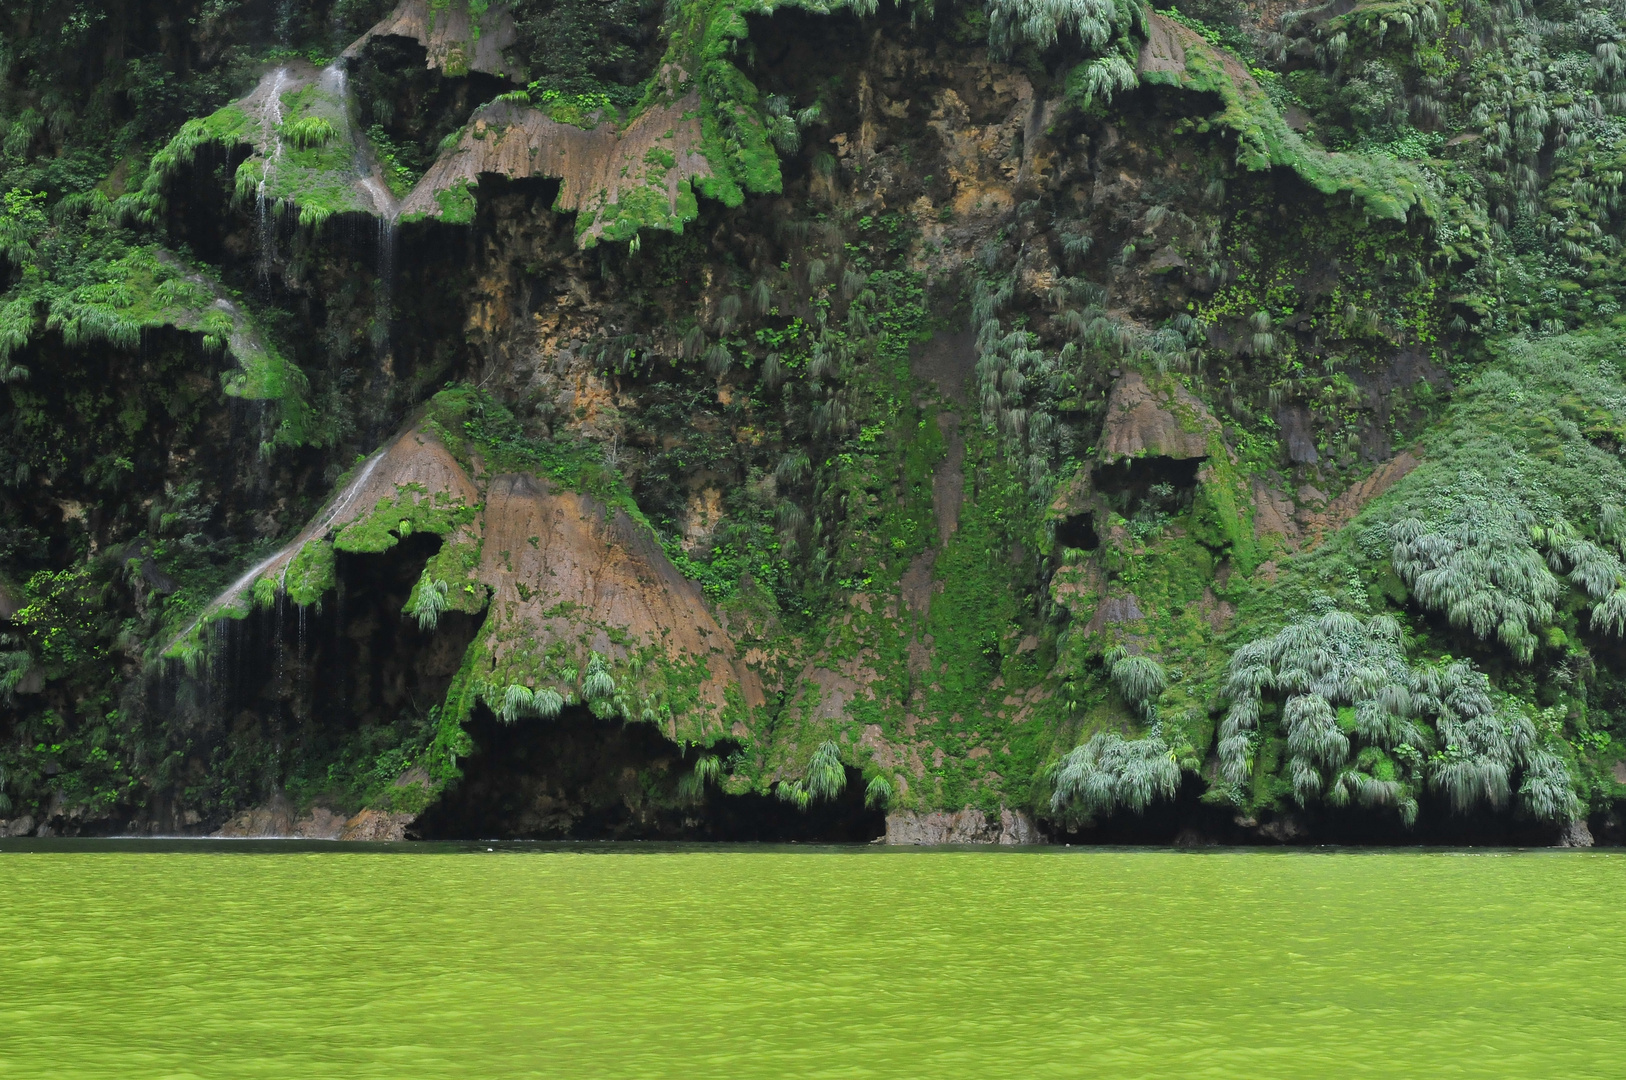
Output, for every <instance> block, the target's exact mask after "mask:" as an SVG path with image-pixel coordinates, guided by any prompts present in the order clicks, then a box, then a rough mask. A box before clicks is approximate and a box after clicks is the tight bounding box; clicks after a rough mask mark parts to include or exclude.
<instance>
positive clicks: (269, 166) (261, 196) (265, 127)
mask: <svg viewBox="0 0 1626 1080" xmlns="http://www.w3.org/2000/svg"><path fill="white" fill-rule="evenodd" d="M287 83H288V69H287V68H278V69H277V71H276V76H275V78H273V79H272V81H271V92H270V93H269V94H267V95H266V99H265V107H264V108H263V109H262V110H261V112H260V131H261V135H262V138H261V143H262V145H264V144H267V143H269V144H270V146H271V152H270V153H269V154H267V155H266V156H265V160H264V162H262V163H261V165H260V182H259V184H258V185H256V187H255V194H254V209H255V213H256V215H257V216H258V218H259V234H260V235H259V240H260V266H259V270H260V282H261V284H262V285H264V286H265V287H267V288H269V287H270V285H271V268H272V266H273V265H274V264H275V262H276V258H277V231H276V223H275V222H273V221H272V220H271V201H270V199H269V197H268V196H267V194H266V185H267V184H268V183H269V182H270V180H271V178H272V176H273V174H274V173H275V172H276V167H277V162H279V161H280V160H282V88H283V87H284V86H285V85H287Z"/></svg>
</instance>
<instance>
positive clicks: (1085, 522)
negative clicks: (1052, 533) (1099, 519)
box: [1056, 512, 1101, 551]
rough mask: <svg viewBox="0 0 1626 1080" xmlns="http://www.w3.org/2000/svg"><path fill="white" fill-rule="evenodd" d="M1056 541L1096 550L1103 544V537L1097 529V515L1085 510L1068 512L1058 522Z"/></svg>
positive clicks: (1065, 544) (1079, 548)
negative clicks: (1078, 512) (1098, 533)
mask: <svg viewBox="0 0 1626 1080" xmlns="http://www.w3.org/2000/svg"><path fill="white" fill-rule="evenodd" d="M1056 543H1057V544H1059V545H1061V546H1062V547H1068V548H1076V549H1078V550H1079V551H1094V550H1095V549H1096V548H1098V547H1100V546H1101V537H1100V536H1098V535H1097V534H1096V531H1095V515H1094V514H1091V513H1088V512H1085V513H1080V514H1068V515H1067V516H1066V517H1064V518H1062V519H1061V520H1060V521H1058V522H1057V523H1056Z"/></svg>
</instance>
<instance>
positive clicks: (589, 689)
mask: <svg viewBox="0 0 1626 1080" xmlns="http://www.w3.org/2000/svg"><path fill="white" fill-rule="evenodd" d="M614 693H615V680H614V679H613V678H611V677H610V668H609V665H608V664H606V663H605V660H604V657H602V656H600V655H599V654H598V653H596V652H595V653H594V654H593V655H592V657H591V658H590V659H589V660H588V661H587V671H586V672H585V673H583V675H582V700H583V701H587V702H594V701H600V700H603V699H604V698H608V697H610V696H611V695H613V694H614Z"/></svg>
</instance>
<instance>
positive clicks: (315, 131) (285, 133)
mask: <svg viewBox="0 0 1626 1080" xmlns="http://www.w3.org/2000/svg"><path fill="white" fill-rule="evenodd" d="M281 134H282V137H283V138H284V139H286V140H288V145H290V146H292V147H294V148H295V149H297V150H314V149H316V148H317V147H320V146H326V145H327V144H328V142H329V140H331V139H332V138H333V137H334V135H336V134H338V129H337V128H335V127H334V126H333V121H331V120H329V119H328V118H327V117H325V116H302V117H300V118H299V119H298V120H293V121H290V122H289V123H286V124H284V125H282V129H281Z"/></svg>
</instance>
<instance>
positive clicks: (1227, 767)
mask: <svg viewBox="0 0 1626 1080" xmlns="http://www.w3.org/2000/svg"><path fill="white" fill-rule="evenodd" d="M1321 607H1322V611H1321V612H1320V613H1319V614H1312V615H1306V616H1303V617H1301V618H1299V619H1297V620H1295V621H1294V622H1292V623H1289V624H1288V625H1287V626H1286V627H1284V628H1283V629H1282V630H1280V631H1279V632H1277V633H1276V634H1274V635H1271V636H1269V637H1266V638H1261V639H1257V640H1255V641H1252V642H1249V643H1248V644H1246V645H1244V646H1243V647H1242V648H1240V649H1238V650H1237V651H1236V653H1235V654H1234V655H1233V656H1232V658H1231V662H1230V667H1229V671H1228V673H1227V677H1226V684H1225V694H1226V696H1227V697H1228V698H1229V699H1230V701H1231V707H1230V711H1229V712H1228V713H1227V714H1226V717H1225V721H1224V723H1223V724H1222V725H1221V727H1220V743H1219V746H1220V762H1221V771H1222V773H1223V775H1224V777H1225V779H1226V780H1227V781H1228V782H1229V783H1230V784H1232V785H1234V788H1235V789H1236V790H1238V791H1240V790H1241V789H1242V787H1243V785H1244V784H1245V783H1246V782H1247V780H1248V777H1249V773H1250V771H1251V769H1252V767H1253V764H1254V761H1255V755H1256V752H1257V751H1256V744H1255V733H1256V732H1257V731H1258V729H1259V724H1260V720H1261V716H1262V711H1263V701H1264V695H1266V694H1267V693H1275V694H1279V695H1281V698H1282V707H1281V713H1280V726H1281V729H1282V733H1283V735H1285V737H1286V748H1287V752H1288V760H1287V770H1288V775H1289V778H1290V780H1291V783H1292V790H1293V795H1294V798H1295V799H1296V800H1297V801H1298V802H1299V803H1300V804H1308V803H1309V802H1311V801H1312V800H1314V799H1316V798H1323V799H1325V800H1326V801H1328V802H1329V803H1331V804H1333V805H1343V804H1344V803H1346V802H1347V801H1348V800H1349V798H1350V797H1351V796H1354V797H1355V798H1356V799H1357V800H1359V801H1360V802H1361V804H1362V805H1364V806H1368V807H1375V806H1390V807H1394V808H1395V809H1396V810H1397V811H1398V812H1399V814H1400V816H1401V818H1402V820H1404V821H1406V822H1408V823H1410V822H1411V821H1412V820H1413V819H1414V818H1415V817H1416V813H1417V805H1416V791H1417V789H1418V786H1419V785H1420V784H1421V782H1422V781H1423V779H1424V777H1425V775H1426V778H1427V782H1428V784H1429V785H1430V786H1431V787H1433V788H1435V789H1436V790H1439V791H1441V792H1443V793H1445V794H1446V795H1447V796H1448V797H1449V799H1450V801H1451V805H1452V806H1453V807H1454V808H1455V809H1456V810H1458V811H1459V812H1463V811H1467V810H1469V809H1471V808H1473V807H1474V806H1476V805H1479V804H1485V805H1488V806H1490V807H1492V808H1498V807H1501V806H1503V805H1504V804H1506V802H1507V801H1508V796H1509V791H1510V781H1511V777H1512V775H1513V773H1514V772H1515V771H1516V770H1518V769H1520V768H1522V769H1524V770H1526V773H1527V777H1528V780H1527V783H1526V785H1525V787H1524V788H1522V789H1521V791H1522V792H1523V794H1522V795H1521V800H1522V801H1521V804H1522V806H1523V808H1524V809H1525V810H1527V811H1529V812H1531V813H1533V814H1535V815H1537V816H1539V817H1544V818H1548V819H1556V820H1569V819H1571V818H1573V817H1574V816H1575V815H1576V814H1577V813H1578V812H1579V802H1578V800H1577V799H1576V797H1575V795H1574V793H1573V790H1572V787H1571V784H1570V780H1569V775H1568V771H1567V769H1566V767H1565V766H1564V764H1563V762H1562V760H1560V759H1559V758H1558V757H1557V756H1556V755H1555V754H1553V753H1551V752H1550V751H1548V750H1545V749H1543V748H1542V747H1540V746H1539V744H1538V742H1537V738H1536V732H1535V729H1534V727H1533V726H1532V725H1531V722H1530V720H1529V719H1528V718H1527V717H1526V716H1525V715H1524V714H1523V713H1522V712H1520V711H1518V710H1517V709H1516V708H1513V707H1509V706H1507V705H1503V706H1501V707H1498V706H1497V705H1496V704H1495V702H1494V701H1493V698H1492V695H1491V688H1490V683H1489V680H1488V679H1487V678H1486V677H1485V675H1484V674H1483V673H1482V672H1479V671H1478V670H1476V669H1475V668H1474V667H1473V666H1472V665H1471V664H1469V663H1467V662H1466V661H1449V660H1447V661H1442V662H1440V663H1438V664H1421V665H1416V666H1413V665H1411V664H1410V663H1409V662H1408V661H1407V659H1406V655H1405V649H1404V646H1403V644H1402V640H1401V631H1400V627H1399V624H1398V623H1397V622H1396V621H1395V620H1394V619H1393V618H1391V617H1388V616H1375V617H1373V618H1371V619H1369V620H1367V621H1366V622H1364V623H1363V622H1362V621H1361V620H1359V619H1357V618H1356V617H1354V616H1352V615H1350V614H1348V613H1347V612H1343V611H1338V610H1336V609H1335V608H1332V607H1331V606H1330V605H1328V604H1325V603H1324V604H1322V605H1321ZM1422 721H1432V724H1433V730H1432V731H1431V730H1428V729H1427V728H1425V727H1424V726H1423V724H1422V723H1421V722H1422ZM1355 740H1359V741H1360V742H1361V743H1364V744H1365V746H1366V750H1363V751H1362V752H1361V755H1359V756H1356V757H1355V760H1354V762H1353V765H1354V768H1353V769H1351V768H1350V767H1349V766H1350V764H1351V757H1352V754H1351V750H1352V747H1353V746H1354V741H1355ZM1429 750H1432V753H1430V754H1429V756H1428V758H1427V766H1426V769H1425V768H1424V767H1423V766H1422V764H1421V763H1422V760H1423V753H1424V751H1429ZM1368 751H1372V752H1370V753H1369V752H1368ZM1378 751H1383V752H1387V753H1378ZM1389 755H1393V757H1392V758H1391V757H1390V756H1389ZM1395 760H1398V761H1410V762H1413V763H1415V764H1414V765H1412V766H1410V767H1407V768H1405V769H1403V770H1400V771H1397V770H1396V769H1395V768H1394V765H1393V761H1395ZM1363 766H1364V767H1363ZM1374 766H1380V767H1377V768H1374Z"/></svg>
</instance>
